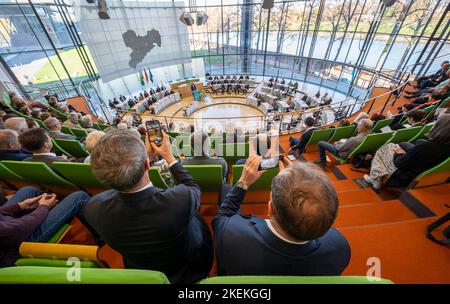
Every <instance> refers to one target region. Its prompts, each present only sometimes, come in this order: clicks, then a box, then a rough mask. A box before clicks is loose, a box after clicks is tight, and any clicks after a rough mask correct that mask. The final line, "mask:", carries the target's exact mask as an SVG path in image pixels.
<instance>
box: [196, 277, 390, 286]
mask: <svg viewBox="0 0 450 304" xmlns="http://www.w3.org/2000/svg"><path fill="white" fill-rule="evenodd" d="M199 284H393V282H392V281H390V280H385V279H372V278H369V277H362V276H361V277H359V276H304V277H303V276H223V277H212V278H207V279H203V280H201V281H200V282H199Z"/></svg>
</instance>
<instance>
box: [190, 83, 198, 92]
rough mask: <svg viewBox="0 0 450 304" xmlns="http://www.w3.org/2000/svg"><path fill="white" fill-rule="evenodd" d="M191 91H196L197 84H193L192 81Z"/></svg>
mask: <svg viewBox="0 0 450 304" xmlns="http://www.w3.org/2000/svg"><path fill="white" fill-rule="evenodd" d="M191 91H192V92H194V91H197V86H196V85H195V83H194V82H193V83H191Z"/></svg>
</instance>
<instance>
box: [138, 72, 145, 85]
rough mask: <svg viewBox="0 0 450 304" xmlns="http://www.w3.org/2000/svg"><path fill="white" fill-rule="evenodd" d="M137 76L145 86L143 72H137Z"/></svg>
mask: <svg viewBox="0 0 450 304" xmlns="http://www.w3.org/2000/svg"><path fill="white" fill-rule="evenodd" d="M139 78H140V80H141V86H145V82H144V73H143V72H139Z"/></svg>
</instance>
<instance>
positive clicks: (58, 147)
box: [52, 138, 75, 158]
mask: <svg viewBox="0 0 450 304" xmlns="http://www.w3.org/2000/svg"><path fill="white" fill-rule="evenodd" d="M52 143H53V149H55V150H57V151H59V152H61V153H62V154H64V155H66V156H68V157H70V158H74V157H75V156H73V155H72V154H70V153H69V152H67V151H66V150H64V149H63V148H62V147H61V146H60V145H59V144H58V143H57V142H56V141H55V139H53V138H52Z"/></svg>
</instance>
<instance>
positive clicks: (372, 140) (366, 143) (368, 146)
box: [335, 132, 394, 164]
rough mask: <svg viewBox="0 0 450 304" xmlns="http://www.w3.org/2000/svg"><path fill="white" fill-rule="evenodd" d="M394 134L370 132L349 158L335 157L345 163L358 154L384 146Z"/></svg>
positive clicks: (370, 151)
mask: <svg viewBox="0 0 450 304" xmlns="http://www.w3.org/2000/svg"><path fill="white" fill-rule="evenodd" d="M393 134H394V132H385V133H375V134H369V135H367V136H366V137H364V139H363V140H362V142H361V143H360V144H359V145H358V146H357V147H356V149H355V150H353V151H352V152H351V153H350V155H349V156H348V158H347V159H343V158H340V157H335V158H336V160H337V161H338V162H339V163H341V164H344V163H346V162H347V160H350V159H351V158H353V157H355V156H358V155H359V154H363V153H373V152H375V151H376V150H378V149H379V148H380V147H381V146H383V145H384V144H385V143H386V142H387V141H388V140H389V139H390V138H391V137H392V135H393Z"/></svg>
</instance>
